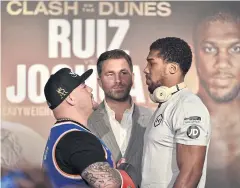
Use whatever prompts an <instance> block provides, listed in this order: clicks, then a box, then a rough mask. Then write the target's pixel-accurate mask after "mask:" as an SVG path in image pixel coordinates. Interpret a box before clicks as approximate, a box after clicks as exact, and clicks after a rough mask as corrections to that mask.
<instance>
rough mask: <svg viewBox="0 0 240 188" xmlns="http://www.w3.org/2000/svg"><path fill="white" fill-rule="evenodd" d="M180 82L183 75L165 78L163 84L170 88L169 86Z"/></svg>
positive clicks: (182, 80)
mask: <svg viewBox="0 0 240 188" xmlns="http://www.w3.org/2000/svg"><path fill="white" fill-rule="evenodd" d="M182 82H184V78H183V77H179V78H175V79H174V78H171V79H166V83H165V84H164V85H165V86H167V87H169V88H170V87H173V86H175V85H177V84H180V83H182Z"/></svg>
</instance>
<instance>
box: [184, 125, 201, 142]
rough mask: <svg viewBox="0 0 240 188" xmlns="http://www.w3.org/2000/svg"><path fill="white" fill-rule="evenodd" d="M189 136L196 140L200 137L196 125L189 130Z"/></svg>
mask: <svg viewBox="0 0 240 188" xmlns="http://www.w3.org/2000/svg"><path fill="white" fill-rule="evenodd" d="M187 135H188V137H189V138H192V139H195V138H198V137H199V135H200V129H199V128H198V127H197V126H196V125H192V126H190V127H188V129H187Z"/></svg>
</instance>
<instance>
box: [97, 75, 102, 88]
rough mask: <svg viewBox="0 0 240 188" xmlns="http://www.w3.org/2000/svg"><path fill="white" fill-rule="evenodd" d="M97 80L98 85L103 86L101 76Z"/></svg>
mask: <svg viewBox="0 0 240 188" xmlns="http://www.w3.org/2000/svg"><path fill="white" fill-rule="evenodd" d="M97 82H98V85H99V86H100V87H101V88H102V80H101V79H100V77H98V78H97Z"/></svg>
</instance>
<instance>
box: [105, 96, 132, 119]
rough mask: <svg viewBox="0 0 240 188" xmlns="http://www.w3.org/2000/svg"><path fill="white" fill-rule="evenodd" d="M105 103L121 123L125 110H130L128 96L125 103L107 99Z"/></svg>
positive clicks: (129, 98) (130, 100)
mask: <svg viewBox="0 0 240 188" xmlns="http://www.w3.org/2000/svg"><path fill="white" fill-rule="evenodd" d="M105 101H106V103H107V104H108V106H109V107H110V108H111V109H112V110H113V111H114V112H115V114H116V115H115V116H116V119H117V120H118V121H121V119H122V116H123V113H124V112H125V110H126V109H130V108H131V106H132V103H131V102H132V99H131V97H130V96H129V97H128V98H127V99H126V100H125V101H116V100H113V99H110V98H107V97H106V98H105Z"/></svg>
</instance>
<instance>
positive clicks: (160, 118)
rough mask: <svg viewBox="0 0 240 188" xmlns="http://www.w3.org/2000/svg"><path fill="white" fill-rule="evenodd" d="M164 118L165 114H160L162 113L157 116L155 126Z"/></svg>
mask: <svg viewBox="0 0 240 188" xmlns="http://www.w3.org/2000/svg"><path fill="white" fill-rule="evenodd" d="M162 120H163V115H162V114H160V115H159V116H158V117H157V118H156V120H155V121H154V127H157V126H158V125H160V124H161V122H162Z"/></svg>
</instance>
